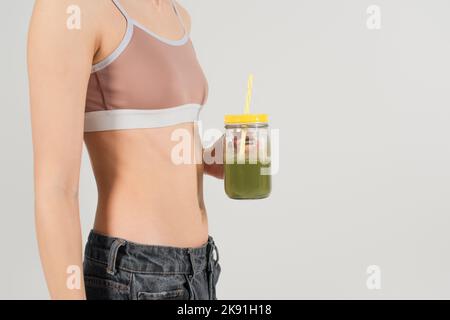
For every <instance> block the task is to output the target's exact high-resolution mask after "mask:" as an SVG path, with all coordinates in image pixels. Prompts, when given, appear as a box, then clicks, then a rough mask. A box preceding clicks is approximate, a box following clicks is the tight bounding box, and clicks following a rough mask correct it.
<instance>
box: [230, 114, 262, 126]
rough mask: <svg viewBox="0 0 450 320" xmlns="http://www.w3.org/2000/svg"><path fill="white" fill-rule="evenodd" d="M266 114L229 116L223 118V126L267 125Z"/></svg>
mask: <svg viewBox="0 0 450 320" xmlns="http://www.w3.org/2000/svg"><path fill="white" fill-rule="evenodd" d="M268 122H269V116H268V115H267V114H229V115H226V116H225V124H239V123H268Z"/></svg>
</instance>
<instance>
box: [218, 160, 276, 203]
mask: <svg viewBox="0 0 450 320" xmlns="http://www.w3.org/2000/svg"><path fill="white" fill-rule="evenodd" d="M263 168H270V163H268V164H263V163H261V162H257V163H256V164H249V163H245V164H238V163H231V164H226V163H225V192H226V194H227V195H228V196H229V197H230V198H232V199H263V198H267V197H268V196H269V194H270V191H271V176H270V175H262V174H261V169H263ZM263 172H264V171H263Z"/></svg>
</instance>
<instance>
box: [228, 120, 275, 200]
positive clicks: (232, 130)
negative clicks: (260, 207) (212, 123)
mask: <svg viewBox="0 0 450 320" xmlns="http://www.w3.org/2000/svg"><path fill="white" fill-rule="evenodd" d="M225 129H226V132H225V154H224V162H225V163H224V171H225V172H224V173H225V174H224V175H225V182H224V183H225V192H226V194H227V195H228V196H229V197H230V198H231V199H263V198H267V197H268V196H269V195H270V192H271V172H270V170H271V162H270V140H269V123H268V116H267V115H265V114H260V115H257V114H243V115H227V116H225Z"/></svg>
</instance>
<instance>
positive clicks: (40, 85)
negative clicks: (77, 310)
mask: <svg viewBox="0 0 450 320" xmlns="http://www.w3.org/2000/svg"><path fill="white" fill-rule="evenodd" d="M88 2H90V0H58V1H54V0H37V1H36V3H35V8H34V12H33V16H32V19H31V23H30V30H29V39H28V70H29V84H30V100H31V123H32V137H33V154H34V179H35V180H34V190H35V220H36V232H37V238H38V243H39V250H40V255H41V261H42V265H43V268H44V273H45V277H46V280H47V285H48V288H49V291H50V296H51V298H53V299H84V298H85V292H84V283H83V276H82V243H81V228H80V219H79V204H78V185H79V173H80V163H81V154H82V146H83V120H84V107H85V98H86V90H87V83H88V79H89V75H90V68H91V63H92V58H93V56H94V54H95V51H96V36H95V34H96V31H95V27H94V26H93V25H92V24H93V22H91V25H90V22H89V21H94V20H95V19H91V17H90V15H92V14H93V13H92V12H90V10H88V9H89V8H92V6H89V4H88ZM92 2H95V1H92ZM70 5H78V7H80V8H82V10H85V11H88V12H84V11H82V17H83V20H82V26H81V30H70V29H69V28H68V27H67V24H66V23H67V19H68V18H69V16H70V15H69V14H67V9H68V7H69V6H70ZM73 266H75V267H78V268H79V270H80V271H81V274H80V283H81V286H80V288H79V289H70V288H69V287H68V286H67V285H66V283H67V279H68V276H69V275H68V274H67V270H68V268H69V267H72V268H73Z"/></svg>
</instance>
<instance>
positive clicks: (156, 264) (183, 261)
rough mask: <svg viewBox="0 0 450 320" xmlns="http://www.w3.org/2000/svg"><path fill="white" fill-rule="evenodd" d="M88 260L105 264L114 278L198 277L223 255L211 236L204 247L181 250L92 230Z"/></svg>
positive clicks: (87, 248)
mask: <svg viewBox="0 0 450 320" xmlns="http://www.w3.org/2000/svg"><path fill="white" fill-rule="evenodd" d="M214 251H215V252H216V258H214ZM85 258H86V259H89V260H92V261H95V262H97V263H101V264H104V265H105V266H106V267H107V272H108V273H110V274H114V273H115V272H116V269H120V270H123V271H129V272H136V273H152V274H195V273H197V272H202V271H204V270H205V269H207V270H209V269H210V267H211V266H212V265H213V264H214V263H215V262H218V260H219V252H218V250H217V247H216V245H215V243H214V239H213V238H212V237H211V236H208V240H207V242H206V243H205V244H203V245H202V246H200V247H196V248H179V247H170V246H160V245H144V244H138V243H134V242H131V241H128V240H125V239H121V238H116V237H109V236H105V235H102V234H99V233H97V232H95V231H93V230H91V232H90V234H89V238H88V241H87V244H86V248H85Z"/></svg>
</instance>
